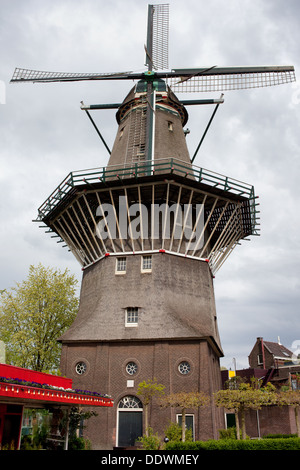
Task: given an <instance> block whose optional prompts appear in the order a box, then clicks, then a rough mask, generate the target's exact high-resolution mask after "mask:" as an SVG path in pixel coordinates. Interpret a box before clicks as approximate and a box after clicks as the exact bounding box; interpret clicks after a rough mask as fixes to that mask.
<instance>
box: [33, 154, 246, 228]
mask: <svg viewBox="0 0 300 470" xmlns="http://www.w3.org/2000/svg"><path fill="white" fill-rule="evenodd" d="M171 173H173V174H176V175H180V176H183V177H185V178H188V179H193V180H194V181H198V182H201V183H203V184H205V185H207V186H210V187H212V188H218V189H221V190H223V191H226V192H228V193H230V194H235V195H239V196H243V197H245V198H247V199H249V200H250V201H253V200H254V199H255V193H254V187H253V186H252V185H250V184H247V183H244V182H241V181H238V180H236V179H234V178H230V177H228V176H224V175H221V174H219V173H216V172H213V171H210V170H206V169H205V168H201V167H198V166H196V165H192V164H188V163H185V162H182V161H181V160H178V159H176V158H163V159H158V160H152V161H151V162H139V163H134V164H125V165H123V166H120V165H110V166H108V167H103V168H91V169H87V170H78V171H73V172H71V173H69V174H68V175H67V176H66V178H65V179H64V180H63V181H62V182H61V183H60V184H59V185H58V186H57V188H56V189H55V190H54V191H53V192H52V193H51V194H50V196H49V197H48V198H47V199H46V200H45V201H44V203H43V204H42V205H41V206H40V207H39V209H38V220H42V219H43V218H44V217H46V216H47V215H48V214H49V213H50V212H51V211H52V210H53V209H54V208H55V207H56V206H57V205H58V204H59V203H60V201H61V200H62V199H63V198H65V197H66V196H67V195H68V194H70V192H71V191H72V189H73V188H75V187H76V186H82V185H87V186H88V185H91V184H95V183H99V182H102V183H109V182H111V181H113V180H116V179H120V180H123V179H127V178H139V177H142V176H151V175H156V174H171ZM251 206H252V203H251Z"/></svg>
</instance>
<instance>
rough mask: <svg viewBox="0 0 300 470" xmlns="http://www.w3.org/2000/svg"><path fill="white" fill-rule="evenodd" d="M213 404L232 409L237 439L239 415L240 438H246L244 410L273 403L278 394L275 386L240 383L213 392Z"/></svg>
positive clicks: (255, 408)
mask: <svg viewBox="0 0 300 470" xmlns="http://www.w3.org/2000/svg"><path fill="white" fill-rule="evenodd" d="M214 400H215V404H216V406H218V407H222V408H227V409H229V410H234V411H235V415H236V420H237V438H238V439H239V415H240V417H241V429H242V439H246V422H245V412H246V411H247V410H260V409H261V408H262V406H268V405H275V404H277V403H278V396H277V394H276V392H275V387H274V386H272V385H271V384H268V385H267V386H266V387H261V388H257V383H254V382H253V383H252V384H249V383H240V384H236V387H235V388H228V389H225V390H219V391H218V392H216V393H215V394H214Z"/></svg>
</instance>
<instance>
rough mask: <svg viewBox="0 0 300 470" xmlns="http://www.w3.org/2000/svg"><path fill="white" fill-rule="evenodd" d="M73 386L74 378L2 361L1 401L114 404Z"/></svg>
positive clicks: (89, 404) (106, 405)
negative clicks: (10, 364)
mask: <svg viewBox="0 0 300 470" xmlns="http://www.w3.org/2000/svg"><path fill="white" fill-rule="evenodd" d="M31 383H32V384H31ZM71 387H72V380H71V379H68V378H65V377H59V376H55V375H51V374H44V373H42V372H35V371H32V370H30V369H23V368H21V367H14V366H9V365H7V364H0V403H1V402H2V403H3V402H8V401H13V402H16V401H17V402H18V403H21V404H29V403H30V404H31V405H33V404H34V403H35V404H39V405H40V406H41V405H43V404H49V403H52V404H56V405H69V406H74V405H80V406H105V407H112V406H113V400H112V399H111V398H110V397H107V396H105V395H103V396H102V395H101V394H99V393H96V392H89V391H78V390H73V389H72V388H71Z"/></svg>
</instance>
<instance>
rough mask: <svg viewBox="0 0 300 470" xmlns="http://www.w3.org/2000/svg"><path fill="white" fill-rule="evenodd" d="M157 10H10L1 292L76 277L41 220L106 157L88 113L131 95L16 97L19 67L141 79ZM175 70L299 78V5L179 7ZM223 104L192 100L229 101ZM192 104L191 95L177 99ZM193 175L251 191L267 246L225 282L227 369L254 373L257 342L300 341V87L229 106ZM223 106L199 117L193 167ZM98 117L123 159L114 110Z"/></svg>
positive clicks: (217, 1)
mask: <svg viewBox="0 0 300 470" xmlns="http://www.w3.org/2000/svg"><path fill="white" fill-rule="evenodd" d="M147 4H148V2H147V1H145V0H126V1H125V0H110V1H106V0H105V1H104V0H51V1H50V0H44V1H42V0H0V57H1V62H0V71H1V73H0V101H1V104H0V139H1V151H0V155H1V173H0V184H1V200H0V214H1V230H0V237H1V240H0V246H1V253H0V266H1V269H0V289H5V288H7V289H9V288H11V287H13V286H14V285H15V283H16V282H21V281H22V280H23V279H25V278H26V277H27V274H28V269H29V265H30V264H34V265H37V264H38V263H39V262H41V263H42V264H44V265H45V266H51V267H58V268H60V269H65V268H68V269H69V270H70V271H71V273H74V274H75V275H76V277H77V278H78V279H79V281H81V275H82V272H81V267H80V266H79V264H78V262H77V261H76V260H75V259H74V258H73V256H72V255H71V254H70V253H69V252H68V251H67V250H66V249H63V248H62V247H61V245H60V244H57V243H56V242H55V241H54V239H51V238H50V236H49V235H48V234H45V233H44V231H43V229H41V228H38V225H39V224H37V223H33V222H32V220H33V219H35V218H36V216H37V209H38V207H39V206H40V205H41V204H42V203H43V202H44V200H45V199H46V198H47V197H48V196H49V195H50V193H51V192H52V191H53V190H54V189H55V188H56V187H57V185H58V184H59V183H60V182H61V180H63V179H64V177H65V176H66V175H67V174H68V173H69V172H70V171H74V170H80V169H86V168H92V167H102V166H105V165H106V163H107V161H108V154H107V151H106V149H105V147H104V146H103V144H102V143H101V141H100V139H99V137H98V135H97V134H96V132H95V130H94V128H93V127H92V125H91V123H90V122H89V120H88V118H87V116H86V115H85V113H84V112H83V111H81V110H80V101H81V100H83V101H84V102H85V103H86V104H95V103H110V102H120V101H122V100H123V98H124V97H125V95H126V94H127V92H128V91H129V89H130V88H131V87H132V84H131V83H130V82H128V81H124V82H122V81H117V82H103V83H100V82H76V83H54V84H34V85H33V84H9V81H10V79H11V77H12V74H13V71H14V68H15V67H23V68H29V69H37V70H50V71H63V72H99V73H106V72H119V71H129V70H132V71H143V70H145V67H144V43H145V38H146V25H147ZM169 5H170V36H169V65H170V69H171V68H184V67H186V68H187V67H210V66H213V65H218V66H238V65H294V66H295V69H296V75H297V71H298V70H300V67H299V61H300V27H299V26H300V24H299V23H300V2H299V0H210V1H209V2H207V1H199V0H185V1H184V2H183V1H182V0H181V1H179V0H170V1H169ZM219 95H220V93H214V94H209V95H207V96H206V95H203V94H202V95H197V96H195V95H193V96H192V97H191V98H205V97H212V98H218V97H219ZM180 97H181V96H180V95H179V98H180ZM224 98H225V103H224V104H222V105H221V106H220V107H219V110H218V112H217V114H216V117H215V119H214V121H213V124H212V126H211V128H210V130H209V132H208V134H207V136H206V138H205V141H204V143H203V145H202V147H201V150H200V152H199V153H198V155H197V158H196V160H195V162H194V163H195V164H196V165H198V166H202V167H204V168H207V169H209V170H212V171H216V172H219V173H222V174H224V175H227V176H230V177H232V178H236V179H239V180H242V181H245V182H247V183H250V184H253V185H254V187H255V190H256V194H258V195H259V202H260V211H261V214H260V217H261V220H260V223H261V236H260V237H252V239H251V241H250V242H247V241H245V242H243V243H242V245H241V246H239V247H237V248H236V249H235V251H234V253H233V254H232V255H231V256H230V257H229V258H228V260H227V261H226V263H225V264H224V265H223V266H222V268H221V270H220V271H218V273H217V275H216V278H215V281H214V282H215V295H216V304H217V313H218V321H219V330H220V336H221V342H222V347H223V350H224V355H225V357H224V358H223V359H222V361H221V363H222V365H224V366H225V367H228V368H229V367H231V368H232V367H233V358H235V359H236V365H237V368H238V369H239V368H244V367H248V355H249V353H250V351H251V349H252V347H253V345H254V343H255V341H256V338H257V337H258V336H262V337H263V338H264V339H265V340H266V341H277V339H278V336H279V337H280V341H281V343H283V344H284V345H285V346H286V347H288V348H292V345H293V342H294V341H297V340H299V341H300V328H299V303H300V282H299V275H300V244H299V230H300V220H299V193H298V191H299V181H300V164H299V161H300V158H299V151H300V137H299V127H300V126H299V124H300V84H298V83H297V82H296V83H295V84H288V85H280V86H276V87H270V88H261V89H256V90H243V91H230V92H226V93H225V96H224ZM212 111H213V109H212V107H203V106H202V107H193V109H191V108H189V109H188V112H189V116H190V118H189V122H188V124H187V127H188V128H189V129H190V131H191V133H190V134H189V135H188V137H187V139H188V146H189V150H190V153H191V155H193V153H194V151H195V148H196V147H197V145H198V142H199V140H200V138H201V136H202V133H203V131H204V128H205V126H206V124H207V122H208V120H209V118H210V116H211V113H212ZM93 118H94V119H95V121H96V122H97V125H98V127H99V129H100V130H101V132H102V134H103V136H104V138H105V140H106V141H107V143H108V145H109V146H110V147H111V146H112V144H113V141H114V137H115V134H116V131H117V126H116V121H115V111H97V112H94V114H93Z"/></svg>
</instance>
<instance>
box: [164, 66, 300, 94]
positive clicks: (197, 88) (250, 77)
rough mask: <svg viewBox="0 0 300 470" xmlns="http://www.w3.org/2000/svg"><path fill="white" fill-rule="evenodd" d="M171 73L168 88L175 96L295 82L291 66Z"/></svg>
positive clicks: (183, 70) (189, 70) (187, 70)
mask: <svg viewBox="0 0 300 470" xmlns="http://www.w3.org/2000/svg"><path fill="white" fill-rule="evenodd" d="M173 72H174V74H173V75H172V76H171V77H170V79H169V86H170V87H171V88H172V89H173V90H174V91H175V92H177V93H180V92H183V93H187V92H212V91H228V90H241V89H246V88H259V87H267V86H272V85H280V84H283V83H290V82H293V81H295V80H296V77H295V70H294V67H293V66H267V67H223V68H221V67H212V68H210V69H203V68H202V69H175V70H173ZM178 77H180V79H179V80H178Z"/></svg>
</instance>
